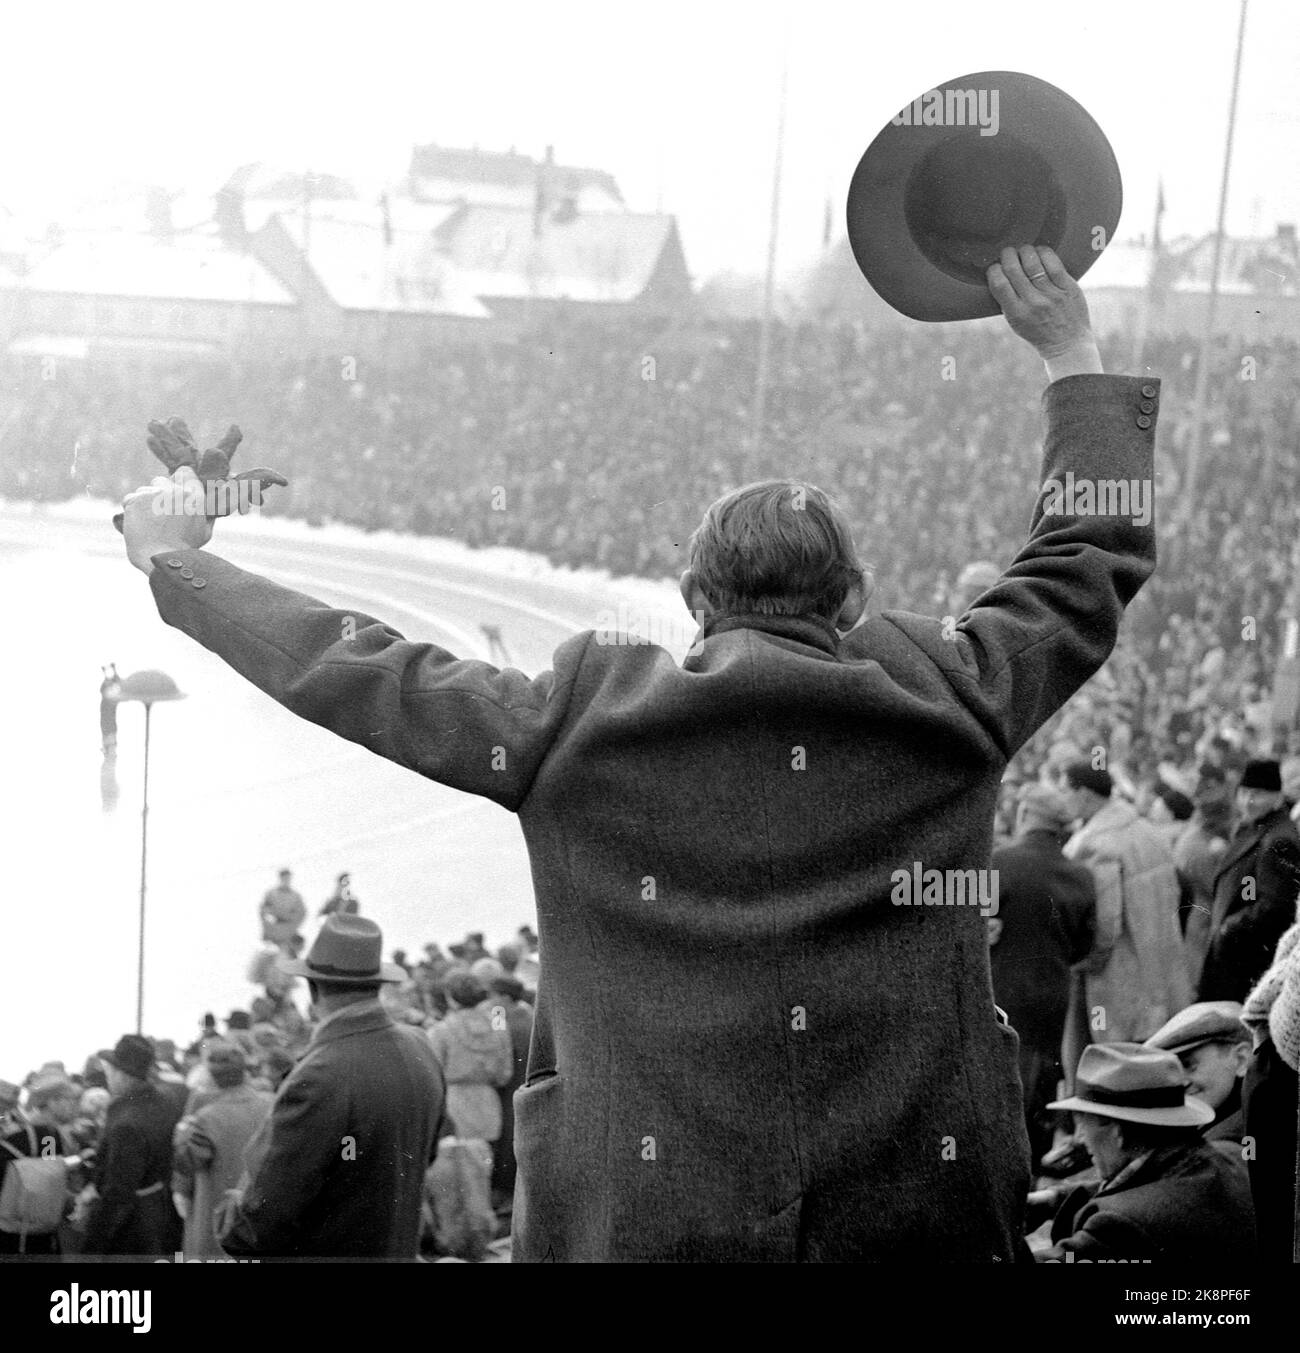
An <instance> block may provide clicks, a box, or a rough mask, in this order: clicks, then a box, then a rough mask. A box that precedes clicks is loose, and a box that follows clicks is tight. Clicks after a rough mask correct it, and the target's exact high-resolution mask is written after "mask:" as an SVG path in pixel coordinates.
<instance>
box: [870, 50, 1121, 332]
mask: <svg viewBox="0 0 1300 1353" xmlns="http://www.w3.org/2000/svg"><path fill="white" fill-rule="evenodd" d="M935 89H936V90H937V91H938V92H940V93H944V92H946V91H948V90H953V91H958V90H961V91H980V90H983V91H986V92H987V93H988V95H989V97H990V101H991V94H992V92H996V93H997V95H998V125H997V129H996V132H995V134H993V135H981V132H982V131H986V130H987V128H981V127H980V126H979V125H978V124H974V125H966V126H901V125H900V126H894V125H893V123H892V122H890V123H888V124H886V126H885V128H884V130H882V131H881V132H880V134H879V135H878V136H877V137H876V139H875V140H874V141H872V143H871V145H870V146H868V147H867V150H866V153H865V154H864V155H863V156H862V159H861V161H860V162H859V164H858V167H857V169H856V170H855V172H854V174H853V180H852V183H851V184H850V187H849V195H848V233H849V244H850V246H851V247H852V250H853V256H854V258H855V259H856V260H857V264H858V267H859V268H860V269H861V270H862V273H863V275H864V276H865V277H866V279H867V281H868V282H870V283H871V285H872V287H874V288H875V290H876V291H877V292H878V293H879V294H880V296H881V297H882V299H884V300H885V301H886V302H887V303H888V304H889V305H891V306H892V307H893V308H894V309H895V310H897V311H899V312H900V313H902V314H904V315H906V316H908V317H909V318H910V319H917V320H924V321H927V322H942V321H946V320H963V319H980V318H984V317H987V316H991V315H997V314H999V313H1000V307H999V306H998V303H997V302H996V301H995V300H994V299H993V296H992V293H991V292H990V291H989V289H988V285H987V282H986V281H985V278H984V271H985V270H986V269H987V268H988V266H989V265H990V264H992V263H995V262H997V261H998V258H999V255H1000V253H1001V251H1002V249H1003V248H1004V247H1006V246H1008V245H1012V246H1014V245H1021V244H1044V245H1047V246H1049V247H1050V248H1052V249H1053V250H1055V251H1056V253H1057V254H1058V255H1059V256H1060V259H1061V262H1062V263H1063V264H1064V265H1065V268H1066V270H1067V271H1068V272H1069V274H1070V276H1071V277H1074V278H1075V279H1076V280H1077V279H1078V278H1080V277H1082V276H1083V274H1084V273H1086V272H1087V271H1088V269H1089V268H1090V267H1092V265H1093V264H1094V263H1095V262H1096V261H1097V259H1098V257H1099V256H1100V254H1101V250H1102V249H1103V248H1104V247H1105V246H1106V245H1107V244H1109V243H1110V241H1111V240H1112V239H1113V238H1114V234H1115V228H1116V226H1117V225H1118V224H1119V217H1120V209H1121V207H1122V205H1123V186H1122V183H1121V179H1120V173H1119V165H1118V163H1117V162H1116V160H1115V153H1114V151H1113V150H1112V149H1111V147H1110V143H1109V142H1108V141H1107V139H1106V136H1105V133H1103V132H1102V130H1101V128H1100V127H1099V126H1098V125H1097V123H1096V122H1095V121H1094V120H1093V118H1092V117H1091V116H1090V115H1089V113H1088V112H1087V110H1086V109H1085V108H1083V106H1082V105H1081V104H1079V103H1077V102H1076V101H1075V100H1074V99H1072V98H1071V97H1070V96H1069V95H1068V94H1066V93H1065V92H1064V91H1063V90H1060V89H1057V88H1056V86H1055V85H1050V84H1048V83H1047V81H1045V80H1039V79H1037V78H1036V77H1035V76H1032V75H1025V74H1022V73H1021V72H1018V71H976V72H974V73H972V74H969V75H959V76H957V77H956V78H955V79H952V80H948V81H945V82H944V83H943V84H942V85H937V86H935ZM930 92H931V91H928V90H927V91H926V93H927V94H928V93H930ZM921 97H924V95H923V96H921ZM958 165H960V168H961V171H962V172H960V173H956V172H954V171H955V169H956V167H957V166H958ZM1029 166H1037V167H1038V171H1036V172H1029V171H1028V167H1029ZM936 208H942V215H943V217H944V218H945V219H951V218H952V217H953V216H954V215H955V216H957V217H960V218H961V219H963V220H965V221H967V222H968V223H969V232H970V233H969V234H966V235H964V236H963V237H962V238H960V239H954V238H953V237H952V236H951V235H950V234H947V233H945V231H944V230H943V229H942V228H940V229H939V230H938V232H937V233H934V234H931V233H927V230H926V226H927V224H930V225H934V224H936V219H935V216H934V212H935V210H936ZM1099 232H1100V233H1099Z"/></svg>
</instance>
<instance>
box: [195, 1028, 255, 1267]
mask: <svg viewBox="0 0 1300 1353" xmlns="http://www.w3.org/2000/svg"><path fill="white" fill-rule="evenodd" d="M203 1060H204V1064H205V1065H206V1067H207V1069H208V1073H209V1075H211V1077H212V1080H213V1082H214V1083H215V1085H216V1087H217V1089H216V1093H215V1095H214V1096H213V1098H212V1099H211V1100H210V1101H209V1102H207V1103H206V1104H204V1105H203V1107H202V1108H200V1109H199V1110H198V1111H197V1112H195V1113H194V1114H193V1115H192V1116H189V1117H186V1118H183V1119H181V1121H180V1122H179V1123H178V1124H177V1125H176V1137H175V1173H174V1175H173V1179H172V1198H173V1200H174V1201H175V1203H176V1210H177V1211H178V1212H179V1213H180V1214H181V1216H182V1217H184V1218H185V1235H184V1239H183V1242H182V1244H183V1248H184V1251H185V1256H186V1258H224V1256H225V1251H224V1250H223V1249H222V1248H221V1246H220V1245H219V1244H218V1243H217V1237H216V1233H215V1230H214V1227H213V1224H212V1210H213V1208H214V1207H215V1206H216V1205H217V1203H219V1202H221V1201H222V1199H224V1198H225V1196H226V1190H227V1189H233V1188H234V1187H235V1186H236V1185H237V1184H238V1183H239V1177H240V1174H241V1172H242V1170H243V1161H244V1148H245V1147H246V1146H247V1145H248V1143H249V1142H250V1141H251V1140H252V1137H253V1134H254V1133H255V1132H256V1131H257V1129H258V1128H259V1127H261V1125H262V1123H263V1121H264V1120H265V1119H266V1116H267V1114H268V1113H270V1111H271V1101H272V1096H271V1094H270V1093H269V1092H268V1091H266V1090H259V1089H255V1088H254V1087H253V1086H251V1085H249V1084H248V1081H247V1068H246V1065H245V1061H244V1054H243V1051H242V1050H241V1049H240V1048H239V1047H237V1046H236V1045H235V1044H234V1043H231V1042H228V1041H226V1040H224V1039H214V1040H212V1041H211V1042H209V1043H208V1045H207V1047H206V1048H205V1049H204V1054H203Z"/></svg>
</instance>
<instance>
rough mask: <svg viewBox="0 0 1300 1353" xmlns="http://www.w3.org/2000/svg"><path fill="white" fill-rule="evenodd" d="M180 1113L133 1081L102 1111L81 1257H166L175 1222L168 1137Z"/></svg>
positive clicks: (175, 1242)
mask: <svg viewBox="0 0 1300 1353" xmlns="http://www.w3.org/2000/svg"><path fill="white" fill-rule="evenodd" d="M179 1118H180V1112H179V1110H178V1109H177V1108H176V1103H175V1101H174V1100H173V1099H172V1098H171V1097H170V1096H169V1095H166V1094H164V1093H163V1092H162V1090H160V1089H159V1088H158V1086H157V1085H155V1084H154V1083H153V1082H152V1081H133V1082H132V1083H131V1085H130V1086H129V1087H128V1088H127V1089H126V1090H124V1091H123V1092H122V1093H121V1094H120V1095H118V1096H117V1097H116V1098H115V1099H113V1100H112V1101H111V1102H110V1103H109V1106H108V1112H107V1114H106V1115H105V1118H104V1131H103V1135H102V1136H101V1138H100V1142H99V1149H98V1151H97V1153H96V1155H95V1168H94V1171H93V1182H94V1185H95V1189H96V1191H97V1193H98V1194H99V1198H98V1200H97V1201H96V1202H95V1203H93V1204H92V1206H91V1208H90V1214H89V1217H88V1219H87V1222H86V1235H85V1239H84V1241H83V1242H82V1250H83V1253H85V1254H108V1255H145V1254H152V1255H168V1256H170V1255H172V1254H175V1252H176V1251H177V1250H178V1249H180V1243H181V1219H180V1217H179V1216H177V1214H176V1209H175V1207H173V1206H172V1192H171V1186H172V1132H173V1130H174V1129H175V1127H176V1123H177V1120H178V1119H179Z"/></svg>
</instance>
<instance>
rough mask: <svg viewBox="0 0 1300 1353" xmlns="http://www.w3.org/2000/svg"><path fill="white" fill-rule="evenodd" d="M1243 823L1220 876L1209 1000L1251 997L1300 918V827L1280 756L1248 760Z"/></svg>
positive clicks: (1206, 982) (1206, 981)
mask: <svg viewBox="0 0 1300 1353" xmlns="http://www.w3.org/2000/svg"><path fill="white" fill-rule="evenodd" d="M1237 818H1238V826H1237V830H1236V833H1235V834H1234V835H1233V838H1232V840H1231V841H1230V842H1229V843H1228V849H1227V850H1226V851H1225V852H1224V854H1223V855H1222V856H1221V857H1220V860H1219V868H1218V872H1217V873H1216V874H1215V878H1214V903H1213V909H1212V911H1211V914H1210V927H1209V948H1208V952H1207V953H1206V956H1205V966H1204V968H1203V969H1202V971H1201V981H1200V988H1199V991H1198V993H1197V994H1198V997H1199V999H1200V1000H1202V1001H1244V1000H1245V999H1246V994H1247V993H1248V992H1249V991H1250V989H1251V987H1252V986H1253V985H1254V984H1255V982H1256V981H1257V980H1258V979H1259V977H1260V975H1261V974H1262V973H1263V972H1264V970H1265V969H1266V968H1267V967H1268V966H1269V964H1270V963H1271V962H1272V961H1273V953H1274V951H1275V950H1276V948H1277V942H1278V940H1280V939H1281V938H1282V935H1283V933H1284V932H1285V931H1286V929H1287V927H1288V926H1290V925H1291V924H1292V922H1294V921H1295V919H1296V894H1297V892H1300V831H1297V829H1296V824H1295V823H1294V822H1292V821H1291V818H1290V815H1289V814H1288V813H1287V808H1286V799H1285V797H1284V796H1283V793H1282V774H1281V768H1280V767H1279V766H1278V763H1277V762H1276V761H1268V760H1254V761H1250V762H1248V763H1247V765H1246V769H1245V771H1244V772H1243V773H1242V777H1241V783H1240V784H1239V785H1238V786H1237Z"/></svg>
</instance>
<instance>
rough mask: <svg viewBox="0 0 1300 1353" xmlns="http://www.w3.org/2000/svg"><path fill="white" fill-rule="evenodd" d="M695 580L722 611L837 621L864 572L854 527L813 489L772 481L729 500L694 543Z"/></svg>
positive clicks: (711, 514)
mask: <svg viewBox="0 0 1300 1353" xmlns="http://www.w3.org/2000/svg"><path fill="white" fill-rule="evenodd" d="M690 567H691V573H692V574H693V576H694V579H695V582H696V583H697V584H698V585H699V588H700V590H701V591H702V592H703V593H704V596H705V597H706V598H707V600H708V601H709V603H710V605H712V606H714V607H715V608H716V609H717V610H719V611H730V612H737V613H741V614H747V615H817V616H820V617H822V618H823V619H826V620H833V619H834V618H835V616H836V614H837V613H838V612H839V609H840V607H841V606H842V605H843V603H844V599H845V597H846V596H847V595H848V591H849V588H850V587H852V586H853V585H854V584H855V583H859V582H861V580H862V568H861V565H860V564H859V563H858V558H857V552H856V550H855V549H854V545H853V535H852V533H851V532H850V530H849V527H848V523H847V522H846V521H845V519H844V517H843V516H842V515H841V514H840V512H839V510H838V509H837V508H836V507H835V505H834V504H833V503H832V502H831V501H830V499H829V498H827V496H826V495H825V494H824V493H823V492H822V491H821V490H820V489H819V488H816V487H814V486H813V485H812V484H801V483H799V482H797V481H795V480H789V479H770V480H765V481H764V482H762V483H758V484H748V485H746V486H745V487H744V488H742V489H736V490H735V491H734V492H732V493H728V494H725V495H724V496H723V497H721V498H719V499H718V500H717V502H715V503H713V504H712V506H710V508H709V510H708V511H707V512H706V513H705V514H704V520H703V521H702V522H701V523H700V525H699V527H698V528H697V529H696V531H695V534H694V535H693V536H692V537H691V542H690Z"/></svg>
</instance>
